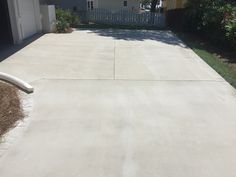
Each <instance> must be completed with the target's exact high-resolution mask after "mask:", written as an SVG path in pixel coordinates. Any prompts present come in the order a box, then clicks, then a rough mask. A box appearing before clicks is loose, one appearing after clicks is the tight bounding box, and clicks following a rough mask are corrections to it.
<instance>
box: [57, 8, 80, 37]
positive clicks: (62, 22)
mask: <svg viewBox="0 0 236 177" xmlns="http://www.w3.org/2000/svg"><path fill="white" fill-rule="evenodd" d="M78 25H79V17H78V16H77V15H76V14H74V13H72V12H71V11H70V10H63V9H61V8H57V9H56V31H57V32H58V33H66V32H68V30H69V28H70V27H77V26H78Z"/></svg>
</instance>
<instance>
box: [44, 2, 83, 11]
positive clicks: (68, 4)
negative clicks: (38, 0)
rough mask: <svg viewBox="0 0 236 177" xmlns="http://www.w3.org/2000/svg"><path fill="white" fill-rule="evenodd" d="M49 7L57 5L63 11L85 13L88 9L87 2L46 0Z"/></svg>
mask: <svg viewBox="0 0 236 177" xmlns="http://www.w3.org/2000/svg"><path fill="white" fill-rule="evenodd" d="M44 2H45V3H46V4H48V5H56V7H60V8H63V9H70V10H75V8H76V10H77V11H84V10H86V9H87V5H86V0H44Z"/></svg>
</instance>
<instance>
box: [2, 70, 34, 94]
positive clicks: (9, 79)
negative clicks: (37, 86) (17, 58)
mask: <svg viewBox="0 0 236 177" xmlns="http://www.w3.org/2000/svg"><path fill="white" fill-rule="evenodd" d="M0 80H3V81H6V82H8V83H10V84H12V85H15V86H17V87H19V88H20V89H21V90H23V91H25V92H27V93H33V92H34V88H33V87H32V86H31V85H29V84H28V83H26V82H25V81H23V80H21V79H19V78H17V77H14V76H11V75H9V74H6V73H2V72H0Z"/></svg>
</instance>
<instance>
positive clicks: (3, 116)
mask: <svg viewBox="0 0 236 177" xmlns="http://www.w3.org/2000/svg"><path fill="white" fill-rule="evenodd" d="M23 117H24V115H23V111H22V108H21V101H20V97H19V94H18V90H17V88H15V87H13V86H11V85H9V84H6V83H3V82H1V81H0V136H2V135H3V134H5V133H6V132H7V131H8V130H9V129H11V128H13V127H14V126H15V125H16V122H17V121H18V120H20V119H22V118H23Z"/></svg>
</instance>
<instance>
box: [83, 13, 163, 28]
mask: <svg viewBox="0 0 236 177" xmlns="http://www.w3.org/2000/svg"><path fill="white" fill-rule="evenodd" d="M84 17H85V18H87V19H86V20H87V21H91V22H95V23H96V22H97V23H104V24H117V25H140V26H155V27H165V15H164V14H161V13H151V12H144V13H135V12H132V11H128V10H123V9H122V10H120V11H117V12H112V11H111V10H108V9H93V10H88V11H87V12H86V13H85V15H84Z"/></svg>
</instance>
